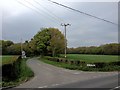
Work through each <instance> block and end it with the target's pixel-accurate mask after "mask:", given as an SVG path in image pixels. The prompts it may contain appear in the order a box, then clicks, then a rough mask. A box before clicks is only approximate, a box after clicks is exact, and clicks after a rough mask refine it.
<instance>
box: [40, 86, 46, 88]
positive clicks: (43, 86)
mask: <svg viewBox="0 0 120 90" xmlns="http://www.w3.org/2000/svg"><path fill="white" fill-rule="evenodd" d="M47 87H48V86H41V87H38V88H47Z"/></svg>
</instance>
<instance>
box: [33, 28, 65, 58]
mask: <svg viewBox="0 0 120 90" xmlns="http://www.w3.org/2000/svg"><path fill="white" fill-rule="evenodd" d="M31 42H34V46H32V47H36V48H34V49H35V50H36V51H37V52H39V53H41V54H44V55H46V54H52V56H55V55H57V54H59V53H61V52H62V51H63V50H64V35H63V34H62V33H61V32H60V31H59V30H58V29H57V28H42V29H41V31H39V32H38V33H37V34H36V35H35V36H34V38H33V39H32V40H31Z"/></svg>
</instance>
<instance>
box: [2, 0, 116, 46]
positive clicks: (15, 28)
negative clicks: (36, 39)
mask: <svg viewBox="0 0 120 90" xmlns="http://www.w3.org/2000/svg"><path fill="white" fill-rule="evenodd" d="M53 1H56V2H59V3H61V4H64V5H67V6H70V7H72V8H75V9H77V10H80V11H82V12H85V13H88V14H91V15H94V16H97V17H100V18H103V19H106V20H109V21H111V22H114V23H116V24H117V23H118V3H117V1H118V0H103V1H104V2H103V1H102V0H89V2H88V0H53ZM83 1H84V2H83ZM96 1H97V2H96ZM108 1H109V2H108ZM61 23H70V24H71V26H68V27H67V40H68V47H78V46H94V45H101V44H106V43H115V42H118V27H117V25H113V24H111V23H107V22H104V21H102V20H98V19H95V18H93V17H90V16H86V15H84V14H80V13H78V12H75V11H72V10H69V9H67V8H64V7H61V6H59V5H56V4H54V3H51V2H49V1H48V0H1V4H0V25H1V27H0V31H1V32H2V33H1V34H0V35H1V36H2V37H1V38H0V39H4V40H12V41H14V42H20V40H21V38H22V40H23V41H25V40H30V39H31V38H32V37H33V36H34V35H35V34H36V33H37V32H38V31H39V30H40V28H43V27H55V28H58V29H59V30H60V31H61V32H62V33H64V27H62V26H61Z"/></svg>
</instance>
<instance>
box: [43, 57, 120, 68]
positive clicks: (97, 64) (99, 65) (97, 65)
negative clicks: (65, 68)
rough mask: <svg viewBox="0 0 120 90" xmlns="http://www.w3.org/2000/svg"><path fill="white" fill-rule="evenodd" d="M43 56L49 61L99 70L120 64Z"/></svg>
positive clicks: (119, 64)
mask: <svg viewBox="0 0 120 90" xmlns="http://www.w3.org/2000/svg"><path fill="white" fill-rule="evenodd" d="M45 58H46V59H47V60H49V61H54V62H59V63H65V64H70V65H75V66H81V67H84V68H87V69H88V68H99V69H100V70H102V69H103V68H105V69H106V70H107V69H109V68H112V66H115V67H117V66H120V61H118V62H95V63H87V62H84V61H80V60H67V59H65V58H57V57H45ZM87 64H94V65H95V66H87ZM107 67H109V68H107ZM111 70H112V69H111Z"/></svg>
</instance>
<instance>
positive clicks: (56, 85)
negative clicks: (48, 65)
mask: <svg viewBox="0 0 120 90" xmlns="http://www.w3.org/2000/svg"><path fill="white" fill-rule="evenodd" d="M57 85H60V84H52V85H51V86H57Z"/></svg>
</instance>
